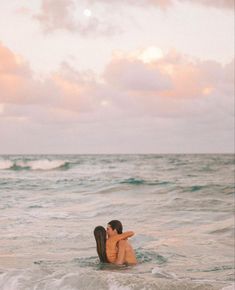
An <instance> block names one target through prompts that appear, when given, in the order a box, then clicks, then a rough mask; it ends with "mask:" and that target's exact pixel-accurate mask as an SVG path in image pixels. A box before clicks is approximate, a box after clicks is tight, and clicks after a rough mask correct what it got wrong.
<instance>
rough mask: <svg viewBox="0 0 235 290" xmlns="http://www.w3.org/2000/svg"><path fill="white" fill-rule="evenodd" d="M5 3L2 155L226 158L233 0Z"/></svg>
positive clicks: (230, 142) (0, 71) (0, 75)
mask: <svg viewBox="0 0 235 290" xmlns="http://www.w3.org/2000/svg"><path fill="white" fill-rule="evenodd" d="M10 2H11V1H10ZM10 2H9V1H6V2H4V4H3V3H2V4H1V5H2V9H1V11H0V14H1V15H0V17H1V19H2V21H4V23H5V25H4V27H3V26H1V27H0V35H1V39H0V129H1V136H2V140H4V141H3V142H1V144H0V152H1V153H8V152H9V153H21V152H28V153H43V152H47V151H48V152H49V151H50V153H51V152H52V151H53V150H54V151H53V152H55V153H56V152H59V153H66V152H67V153H71V152H72V153H73V152H75V153H84V152H85V153H102V152H104V151H105V153H112V152H120V153H132V152H133V150H134V151H135V152H137V153H138V152H142V153H148V152H151V153H154V152H166V153H168V152H189V153H191V152H231V151H233V148H234V138H233V137H234V109H233V108H234V97H233V95H234V25H233V21H234V15H233V5H232V4H229V5H228V3H227V2H226V1H222V2H220V3H219V1H214V2H213V1H211V2H210V3H208V1H203V0H202V1H199V2H196V1H179V0H176V1H175V4H173V2H172V1H165V0H163V1H147V0H146V1H145V0H144V1H141V4H140V3H139V2H138V1H136V2H135V3H134V2H133V1H129V0H128V1H126V2H125V3H124V2H123V3H120V2H118V1H115V2H114V1H112V0H111V1H110V2H106V1H93V2H92V3H91V2H90V1H74V0H63V1H60V5H58V2H57V1H55V0H50V1H49V0H36V1H31V2H30V3H29V2H28V3H26V2H27V1H26V2H25V1H24V2H25V3H24V4H20V3H15V4H14V3H12V2H11V4H10ZM13 2H14V1H13ZM121 2H122V1H121ZM212 2H213V3H212ZM226 3H227V4H226ZM110 4H112V6H111V5H110ZM143 4H144V5H143ZM3 11H4V12H3ZM195 36H196V37H195ZM215 44H216V45H215ZM22 123H23V124H24V126H23V127H21V126H22ZM7 128H8V129H7ZM18 132H21V138H18ZM32 132H34V133H33V134H35V135H37V136H40V140H36V139H34V138H33V137H32V136H33V134H32ZM74 132H76V133H74ZM48 136H52V138H51V141H50V142H49V141H48V140H49V139H48ZM89 136H93V140H94V143H92V142H90V139H89ZM101 136H102V138H101ZM142 136H145V137H144V138H143V137H142ZM63 138H64V139H65V140H66V142H67V144H69V147H66V145H65V143H63V142H62V141H61V140H62V139H63ZM139 139H141V140H143V142H142V143H141V142H137V140H139ZM21 140H28V141H27V144H26V145H25V143H24V142H23V141H21ZM81 140H83V142H82V143H81ZM169 140H170V141H169ZM86 142H87V143H86ZM15 144H17V146H16V145H15ZM176 144H177V146H176ZM42 148H43V149H42ZM104 148H105V149H104ZM133 148H135V149H133ZM41 150H42V151H41ZM106 151H107V152H106Z"/></svg>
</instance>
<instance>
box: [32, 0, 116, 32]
mask: <svg viewBox="0 0 235 290" xmlns="http://www.w3.org/2000/svg"><path fill="white" fill-rule="evenodd" d="M79 10H80V16H78V12H79ZM84 13H85V10H84V9H83V10H81V8H80V7H77V5H76V3H75V1H74V0H42V5H41V11H40V12H39V13H37V14H34V15H33V18H34V19H35V20H37V21H38V22H39V23H40V26H41V27H42V30H43V32H45V33H51V32H53V31H59V30H65V31H70V32H76V33H79V34H81V35H83V36H86V35H93V36H94V35H97V34H98V35H109V36H110V35H114V34H116V33H119V32H120V31H121V30H120V28H118V27H117V26H115V25H113V24H112V23H107V21H104V20H102V19H100V18H98V17H97V16H93V15H89V14H88V15H84Z"/></svg>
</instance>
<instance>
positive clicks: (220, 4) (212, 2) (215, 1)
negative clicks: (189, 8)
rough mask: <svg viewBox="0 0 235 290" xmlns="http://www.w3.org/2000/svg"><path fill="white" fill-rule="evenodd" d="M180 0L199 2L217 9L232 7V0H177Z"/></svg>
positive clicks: (182, 0) (183, 0)
mask: <svg viewBox="0 0 235 290" xmlns="http://www.w3.org/2000/svg"><path fill="white" fill-rule="evenodd" d="M179 1H181V2H189V3H193V4H201V5H204V6H208V7H215V8H218V9H231V10H233V9H234V1H233V0H179Z"/></svg>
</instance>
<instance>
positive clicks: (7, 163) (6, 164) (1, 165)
mask: <svg viewBox="0 0 235 290" xmlns="http://www.w3.org/2000/svg"><path fill="white" fill-rule="evenodd" d="M13 165H14V162H12V161H11V160H0V169H9V168H11V167H12V166H13Z"/></svg>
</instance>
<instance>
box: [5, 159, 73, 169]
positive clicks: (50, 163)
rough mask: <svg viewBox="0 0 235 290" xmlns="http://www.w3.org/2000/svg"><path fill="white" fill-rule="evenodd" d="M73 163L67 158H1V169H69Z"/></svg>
mask: <svg viewBox="0 0 235 290" xmlns="http://www.w3.org/2000/svg"><path fill="white" fill-rule="evenodd" d="M70 165H71V163H70V162H68V161H66V160H48V159H39V160H28V161H22V160H18V161H12V160H0V170H53V169H68V168H69V167H70Z"/></svg>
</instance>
